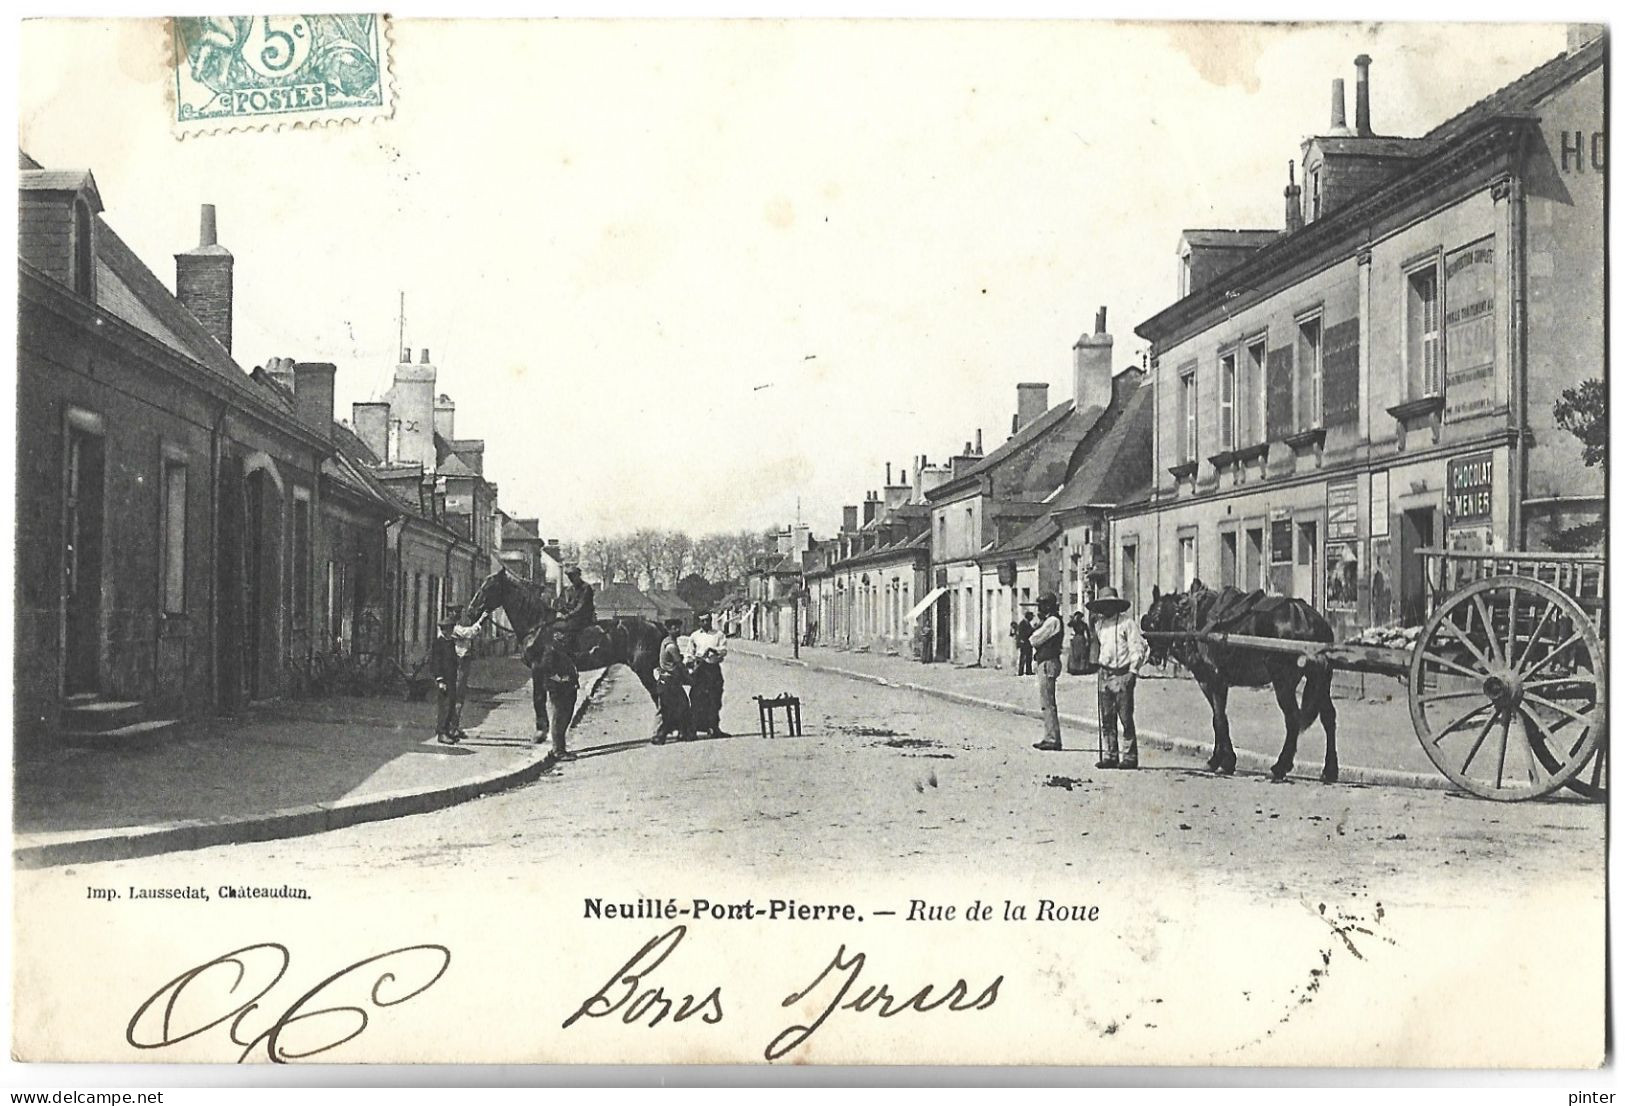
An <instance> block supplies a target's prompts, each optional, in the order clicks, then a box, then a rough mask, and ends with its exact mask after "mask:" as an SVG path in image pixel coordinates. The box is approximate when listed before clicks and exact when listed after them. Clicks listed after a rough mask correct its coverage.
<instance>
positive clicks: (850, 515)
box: [841, 504, 858, 534]
mask: <svg viewBox="0 0 1625 1106" xmlns="http://www.w3.org/2000/svg"><path fill="white" fill-rule="evenodd" d="M857 528H858V509H857V507H855V506H853V505H852V504H847V505H846V506H845V507H842V508H841V529H842V530H843V531H845V532H846V533H848V534H850V533H851V532H852V531H854V530H856V529H857Z"/></svg>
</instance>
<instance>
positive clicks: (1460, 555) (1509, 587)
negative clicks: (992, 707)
mask: <svg viewBox="0 0 1625 1106" xmlns="http://www.w3.org/2000/svg"><path fill="white" fill-rule="evenodd" d="M1420 553H1421V555H1422V556H1423V558H1424V560H1425V564H1426V566H1427V586H1428V596H1429V602H1428V607H1429V611H1430V614H1429V617H1428V619H1427V621H1426V623H1425V624H1424V625H1423V626H1422V628H1421V630H1420V631H1419V632H1418V634H1417V636H1416V640H1415V643H1414V644H1413V645H1412V646H1410V647H1409V648H1395V647H1391V646H1375V645H1361V644H1357V643H1339V644H1332V645H1323V644H1320V643H1317V642H1295V641H1283V640H1281V639H1279V638H1263V637H1252V636H1247V635H1242V634H1222V633H1207V634H1204V633H1195V634H1171V635H1170V634H1161V635H1147V636H1155V637H1178V638H1185V639H1187V640H1196V641H1205V642H1208V643H1210V644H1222V645H1229V646H1232V647H1241V648H1252V649H1266V650H1269V651H1271V652H1287V653H1297V654H1298V663H1299V664H1300V665H1304V666H1307V665H1327V666H1329V667H1331V668H1334V669H1341V670H1345V671H1356V672H1372V673H1378V674H1382V675H1389V676H1394V677H1397V678H1399V679H1403V680H1406V681H1407V682H1408V684H1409V689H1410V711H1411V724H1412V726H1413V727H1414V728H1415V730H1416V736H1417V739H1418V740H1419V741H1420V742H1421V743H1422V749H1423V751H1424V752H1426V753H1427V755H1428V758H1429V759H1430V760H1432V761H1433V763H1434V764H1435V765H1436V766H1437V767H1438V769H1439V771H1441V772H1443V773H1444V774H1445V775H1446V776H1448V777H1449V778H1450V779H1451V781H1453V782H1454V783H1455V784H1457V785H1458V786H1459V787H1461V788H1462V789H1463V790H1466V791H1470V792H1472V793H1473V794H1474V795H1479V796H1482V797H1483V798H1486V799H1494V800H1496V801H1499V802H1516V801H1518V800H1521V799H1533V798H1538V797H1540V796H1543V795H1550V794H1551V793H1553V792H1555V791H1557V790H1559V789H1560V788H1564V787H1567V788H1568V789H1570V790H1571V791H1574V792H1577V793H1578V794H1580V795H1583V796H1585V797H1586V798H1589V799H1594V800H1598V801H1601V800H1604V799H1606V798H1607V787H1608V663H1607V657H1606V652H1605V649H1604V645H1603V641H1604V636H1605V622H1606V603H1607V572H1606V564H1605V561H1604V560H1603V557H1602V556H1601V555H1600V554H1560V553H1495V552H1461V551H1457V550H1443V549H1424V550H1421V551H1420Z"/></svg>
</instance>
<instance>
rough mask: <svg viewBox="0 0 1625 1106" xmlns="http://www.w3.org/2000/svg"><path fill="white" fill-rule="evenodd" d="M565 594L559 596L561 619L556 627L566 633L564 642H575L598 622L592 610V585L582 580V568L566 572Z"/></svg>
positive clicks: (567, 569)
mask: <svg viewBox="0 0 1625 1106" xmlns="http://www.w3.org/2000/svg"><path fill="white" fill-rule="evenodd" d="M564 576H565V579H567V580H568V581H569V583H567V584H565V585H564V593H563V594H562V595H560V596H559V617H558V619H557V621H555V623H554V625H555V626H557V627H558V628H559V630H561V631H562V632H563V633H564V640H565V641H566V642H569V643H571V644H572V645H573V644H574V642H575V639H576V635H577V634H579V633H581V631H582V630H585V629H586V628H587V627H588V626H591V625H592V624H593V623H594V622H597V621H598V615H597V614H596V613H595V612H594V611H593V609H592V585H591V584H589V583H587V581H585V580H583V579H582V578H581V566H580V565H570V566H569V567H568V568H566V569H565V570H564Z"/></svg>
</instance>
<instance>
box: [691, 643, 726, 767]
mask: <svg viewBox="0 0 1625 1106" xmlns="http://www.w3.org/2000/svg"><path fill="white" fill-rule="evenodd" d="M699 624H700V628H699V629H697V630H695V631H694V633H693V634H692V635H691V636H690V637H689V639H688V641H689V663H690V670H691V671H692V672H693V673H694V691H693V693H692V695H690V700H691V705H692V707H693V710H694V729H695V732H697V733H709V734H710V735H711V736H712V737H727V736H728V735H727V734H725V733H723V732H722V661H723V659H724V658H725V657H727V655H728V643H727V640H726V639H724V638H723V636H722V635H721V634H719V633H717V632H715V631H714V630H712V629H711V616H710V615H709V614H702V615H700V617H699Z"/></svg>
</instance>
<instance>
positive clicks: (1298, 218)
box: [1281, 161, 1303, 234]
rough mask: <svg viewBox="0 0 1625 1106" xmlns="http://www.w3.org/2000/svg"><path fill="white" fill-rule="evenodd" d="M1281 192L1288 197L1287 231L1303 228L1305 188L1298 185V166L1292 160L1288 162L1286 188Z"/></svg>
mask: <svg viewBox="0 0 1625 1106" xmlns="http://www.w3.org/2000/svg"><path fill="white" fill-rule="evenodd" d="M1281 194H1282V195H1283V196H1285V197H1286V232H1287V233H1288V234H1291V233H1292V232H1293V231H1295V230H1302V229H1303V189H1301V188H1299V187H1298V180H1297V166H1296V165H1295V164H1294V163H1293V162H1290V161H1289V162H1287V163H1286V188H1285V190H1284V191H1283V192H1282V193H1281Z"/></svg>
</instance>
